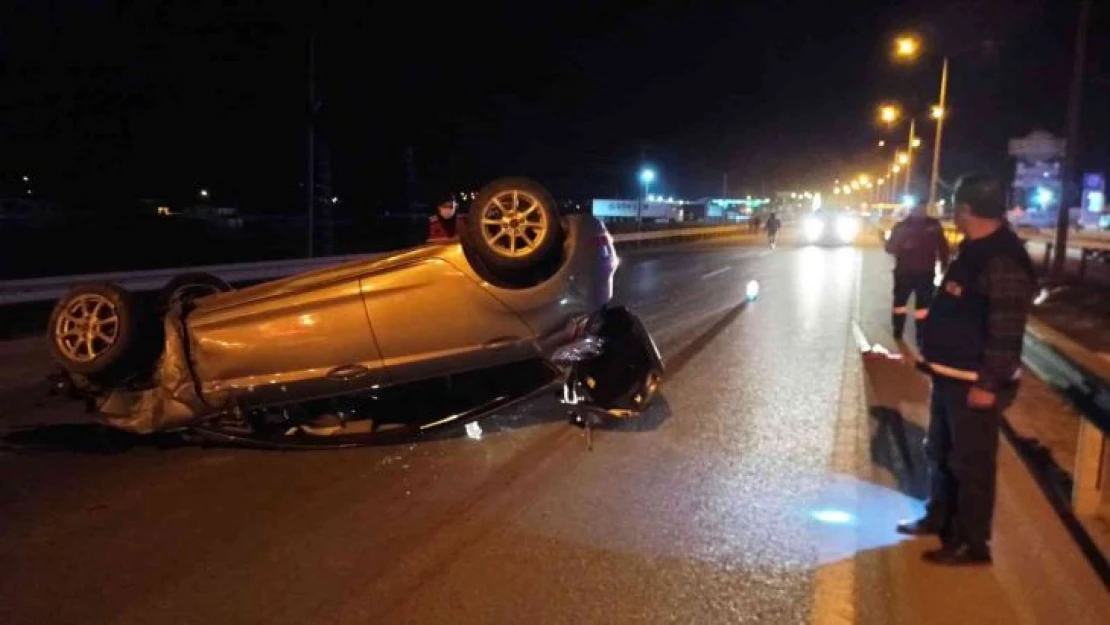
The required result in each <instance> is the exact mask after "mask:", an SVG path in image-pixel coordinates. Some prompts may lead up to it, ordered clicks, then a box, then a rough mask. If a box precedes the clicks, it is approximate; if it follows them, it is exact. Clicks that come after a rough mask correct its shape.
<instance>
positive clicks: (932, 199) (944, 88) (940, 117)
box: [926, 57, 948, 216]
mask: <svg viewBox="0 0 1110 625" xmlns="http://www.w3.org/2000/svg"><path fill="white" fill-rule="evenodd" d="M947 99H948V57H944V65H942V66H941V70H940V102H939V103H938V104H937V111H936V112H937V115H936V118H937V133H936V137H935V138H934V139H933V171H932V173H931V174H930V175H929V203H928V204H927V205H926V206H927V207H928V210H929V214H931V215H934V216H939V211H937V210H936V202H937V176H938V174H939V173H940V140H941V135H942V133H943V131H944V118H945V117H946V116H947V115H948V102H947V101H946V100H947Z"/></svg>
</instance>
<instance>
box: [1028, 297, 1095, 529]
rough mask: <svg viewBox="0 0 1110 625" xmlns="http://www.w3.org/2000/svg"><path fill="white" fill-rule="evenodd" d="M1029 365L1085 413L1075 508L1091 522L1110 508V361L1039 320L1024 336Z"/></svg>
mask: <svg viewBox="0 0 1110 625" xmlns="http://www.w3.org/2000/svg"><path fill="white" fill-rule="evenodd" d="M1024 360H1025V364H1026V365H1027V366H1029V367H1030V368H1031V369H1033V371H1034V372H1035V373H1036V374H1037V377H1039V378H1041V379H1042V380H1044V381H1045V382H1047V383H1048V384H1049V385H1050V386H1052V387H1054V388H1056V389H1057V390H1058V391H1060V392H1061V393H1063V394H1064V395H1065V396H1066V397H1067V398H1068V399H1070V400H1071V402H1072V404H1073V405H1074V406H1075V407H1076V408H1077V409H1078V410H1079V411H1080V412H1081V413H1082V415H1083V419H1082V420H1081V421H1080V423H1079V437H1078V438H1079V440H1078V448H1077V450H1076V455H1075V467H1074V469H1073V472H1072V480H1073V486H1072V493H1071V499H1072V501H1071V504H1072V509H1073V510H1074V511H1075V513H1076V515H1078V516H1082V517H1089V516H1092V515H1094V514H1095V513H1096V512H1097V510H1098V509H1099V507H1100V506H1102V505H1104V504H1106V503H1110V445H1108V442H1110V439H1108V434H1110V362H1107V361H1105V360H1103V359H1102V358H1100V357H1099V356H1097V355H1095V354H1093V353H1092V352H1091V351H1090V350H1088V349H1087V348H1086V347H1084V346H1082V345H1080V344H1079V343H1077V342H1076V341H1074V340H1073V339H1071V338H1070V337H1068V336H1066V335H1065V334H1063V333H1062V332H1060V331H1058V330H1056V329H1054V328H1052V327H1050V326H1048V325H1047V324H1045V323H1042V322H1041V321H1039V320H1037V319H1036V318H1033V319H1030V321H1029V324H1028V326H1027V327H1026V332H1025V355H1024Z"/></svg>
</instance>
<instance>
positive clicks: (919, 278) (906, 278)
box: [890, 271, 936, 341]
mask: <svg viewBox="0 0 1110 625" xmlns="http://www.w3.org/2000/svg"><path fill="white" fill-rule="evenodd" d="M933 280H934V276H933V272H931V271H930V272H905V271H895V272H894V303H893V305H892V307H891V311H890V320H891V324H892V330H893V332H894V338H896V339H901V338H902V333H903V332H904V331H905V329H906V315H907V314H909V308H908V306H907V305H908V304H909V301H910V295H913V307H914V325H915V327H916V328H917V336H918V340H919V341H920V340H921V326H922V324H924V323H925V317H926V315H927V314H928V312H929V306H930V305H931V304H932V303H933V294H934V293H935V292H936V286H935V285H934V284H933Z"/></svg>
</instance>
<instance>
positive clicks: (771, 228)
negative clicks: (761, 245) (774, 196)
mask: <svg viewBox="0 0 1110 625" xmlns="http://www.w3.org/2000/svg"><path fill="white" fill-rule="evenodd" d="M780 228H782V222H781V221H779V216H778V215H776V214H775V213H773V212H772V213H771V214H770V215H768V216H767V242H768V243H770V244H771V249H775V243H776V242H777V240H778V236H779V229H780Z"/></svg>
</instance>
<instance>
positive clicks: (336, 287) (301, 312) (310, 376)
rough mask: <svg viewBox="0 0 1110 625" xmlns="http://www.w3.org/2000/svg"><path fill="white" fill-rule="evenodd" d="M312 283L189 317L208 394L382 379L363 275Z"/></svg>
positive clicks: (273, 396) (305, 394)
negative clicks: (300, 287)
mask: <svg viewBox="0 0 1110 625" xmlns="http://www.w3.org/2000/svg"><path fill="white" fill-rule="evenodd" d="M310 286H311V288H305V289H289V290H281V289H279V288H277V287H274V288H273V292H269V291H263V292H261V296H258V297H253V298H252V299H245V300H244V301H242V302H237V303H234V304H233V305H230V306H226V307H223V308H220V309H216V310H204V311H198V314H196V315H194V316H192V317H191V318H190V323H189V332H190V335H191V337H192V342H193V344H194V346H195V350H196V351H195V354H194V365H195V368H196V371H197V375H198V378H199V379H200V380H201V383H202V388H203V392H204V393H205V395H206V396H210V397H213V398H218V397H219V396H220V395H223V394H230V395H232V396H233V397H235V401H236V402H237V403H239V404H241V405H246V406H250V405H259V404H274V403H287V402H295V401H304V400H308V399H313V398H318V397H327V396H334V395H341V394H344V393H349V392H353V391H358V390H361V389H363V388H366V387H369V386H373V385H374V384H377V383H379V382H381V375H382V359H381V353H380V351H379V349H378V345H377V343H376V342H375V341H374V335H373V332H372V331H371V328H370V321H369V319H368V318H367V317H366V309H365V306H364V304H363V301H362V292H361V289H360V280H359V278H358V277H352V278H348V279H341V280H337V281H335V282H330V283H327V282H325V283H323V284H313V285H310ZM260 288H261V289H264V288H266V287H260ZM243 293H244V295H243V297H244V298H246V297H247V296H248V295H250V294H251V292H250V291H249V290H245V291H243Z"/></svg>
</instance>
